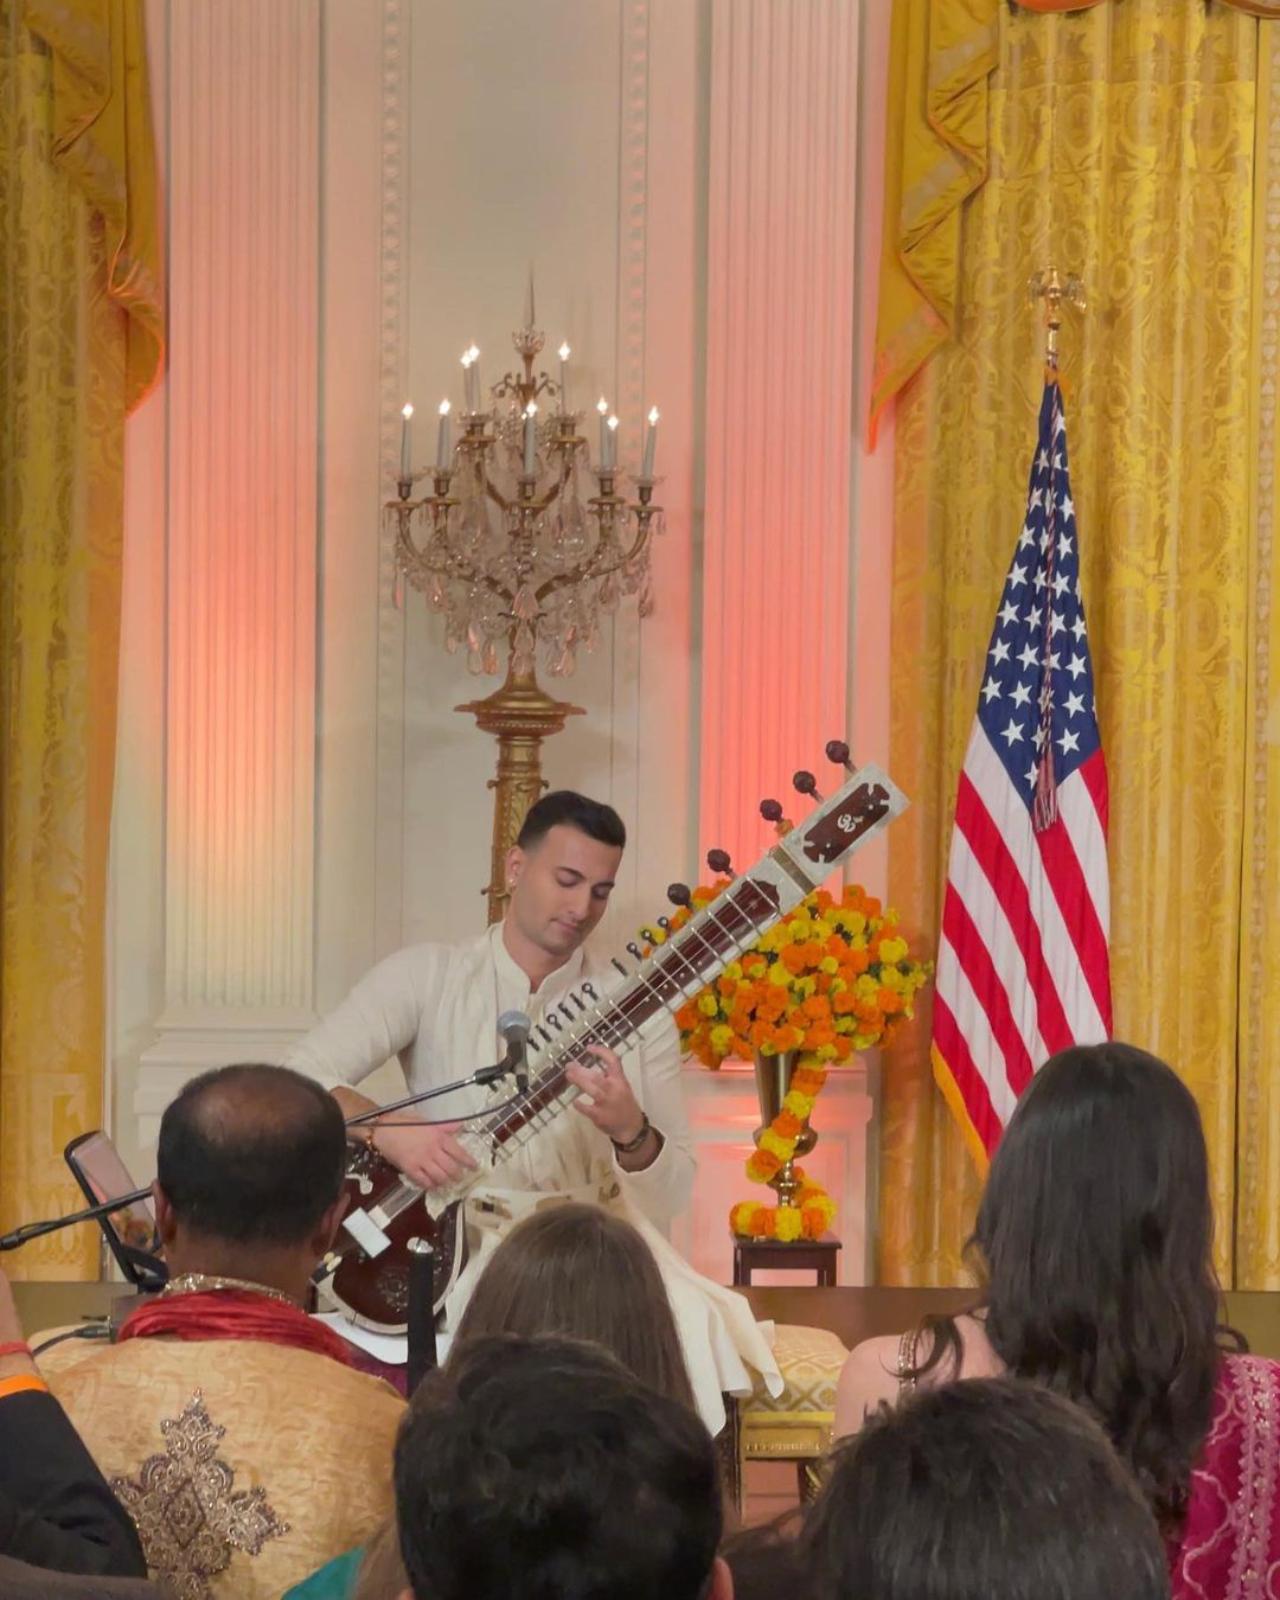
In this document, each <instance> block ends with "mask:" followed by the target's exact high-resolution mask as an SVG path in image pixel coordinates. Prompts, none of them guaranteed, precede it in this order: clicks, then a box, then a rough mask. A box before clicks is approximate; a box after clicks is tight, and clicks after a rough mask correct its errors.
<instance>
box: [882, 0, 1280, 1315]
mask: <svg viewBox="0 0 1280 1600" xmlns="http://www.w3.org/2000/svg"><path fill="white" fill-rule="evenodd" d="M914 3H915V0H908V4H907V5H906V6H905V7H903V6H902V5H901V0H900V5H899V13H897V14H896V20H897V22H898V23H899V25H901V23H902V15H901V13H902V12H903V11H905V12H906V13H908V14H909V13H910V11H911V9H912V5H913V4H914ZM940 9H941V10H945V9H947V0H936V3H935V5H934V6H933V10H934V11H935V12H936V11H938V10H940ZM1271 28H1272V24H1270V23H1260V22H1258V21H1257V20H1256V19H1255V18H1253V17H1251V16H1249V15H1247V14H1246V13H1245V12H1244V11H1242V10H1240V9H1235V8H1229V7H1226V6H1224V5H1221V4H1216V3H1211V4H1209V5H1207V6H1206V5H1205V4H1202V3H1199V0H1197V3H1195V4H1187V3H1186V0H1123V3H1121V4H1115V5H1105V4H1104V5H1100V6H1097V7H1095V8H1093V9H1090V10H1086V11H1078V12H1075V13H1073V14H1059V15H1036V14H1033V13H1032V12H1030V11H1027V10H1020V9H1014V8H1010V7H1007V6H1001V7H1000V8H999V13H998V36H997V53H996V61H995V65H994V69H993V72H992V74H991V76H990V78H989V80H988V83H987V94H988V140H987V148H986V163H987V179H986V182H985V183H984V184H983V185H982V187H981V188H979V189H978V190H977V192H976V193H975V195H974V196H973V198H972V199H971V200H970V201H968V202H967V203H966V204H965V205H964V207H963V210H962V213H961V217H960V223H959V244H958V250H957V255H956V272H957V277H956V294H955V304H956V311H955V318H954V324H955V327H954V337H953V338H952V339H951V340H950V341H948V342H947V343H946V344H945V345H944V346H943V347H942V348H941V349H940V350H939V351H938V352H937V353H936V354H935V355H934V356H933V357H932V359H931V360H929V361H928V363H927V365H925V366H923V367H922V368H921V369H920V370H919V371H918V373H917V375H916V376H915V377H914V378H913V379H912V380H911V382H910V383H909V384H908V386H907V387H906V388H905V389H904V391H903V392H902V394H901V396H900V399H899V411H898V425H897V434H896V449H897V467H896V473H897V489H896V517H895V523H896V526H895V555H894V582H893V599H892V607H893V649H894V659H895V661H896V662H897V663H898V664H899V670H900V671H902V672H903V673H905V675H906V676H905V679H904V681H902V682H901V683H899V684H897V685H896V686H895V691H894V695H893V711H892V719H893V720H892V733H891V770H892V771H893V772H894V775H895V777H897V778H898V780H899V781H900V782H901V783H902V784H903V786H904V788H905V789H906V790H907V792H908V793H909V794H910V795H911V796H912V797H913V800H914V801H915V804H914V806H913V808H912V810H911V812H909V813H908V816H907V818H906V819H904V820H903V821H902V822H900V823H899V824H897V825H896V826H895V828H894V830H893V833H892V835H891V857H892V860H891V879H892V883H893V892H894V897H895V900H896V901H897V903H898V905H899V907H900V908H901V909H902V910H903V912H904V915H905V916H906V917H907V918H908V919H909V920H911V921H912V922H914V923H915V924H916V925H917V926H919V927H921V928H936V927H937V925H938V919H939V909H940V886H941V884H942V882H943V880H944V874H945V858H946V848H947V841H948V832H949V827H950V819H951V810H952V806H953V804H954V796H955V783H956V775H957V773H958V771H959V766H960V762H961V759H962V756H963V748H964V743H965V739H966V736H967V733H968V729H969V726H970V723H971V720H972V717H973V712H974V707H975V705H976V699H977V692H978V687H979V681H980V676H981V671H982V664H983V657H984V652H985V649H986V643H987V638H988V634H989V631H990V627H991V619H992V616H993V614H994V609H995V606H996V603H997V597H998V595H999V591H1000V587H1001V583H1002V581H1003V577H1004V573H1005V570H1006V567H1007V563H1008V559H1009V555H1010V552H1011V548H1012V541H1013V537H1014V534H1015V532H1016V528H1017V525H1018V523H1019V520H1020V516H1021V508H1022V502H1023V498H1024V496H1025V493H1026V475H1027V469H1028V463H1029V458H1030V451H1031V449H1032V447H1033V444H1034V435H1035V418H1036V409H1037V405H1038V401H1039V393H1040V385H1041V381H1042V367H1041V339H1042V334H1041V331H1040V328H1039V325H1038V319H1037V317H1036V316H1035V315H1034V314H1033V313H1032V311H1031V310H1030V309H1029V308H1028V306H1027V302H1026V283H1027V280H1028V277H1029V276H1030V274H1031V273H1032V272H1033V271H1034V270H1035V269H1037V268H1040V267H1043V266H1045V265H1047V264H1048V263H1049V262H1050V261H1052V262H1054V263H1055V264H1057V265H1058V266H1059V267H1060V268H1062V269H1063V270H1068V271H1073V272H1078V273H1079V274H1080V275H1081V276H1082V277H1083V279H1084V280H1085V283H1086V286H1087V288H1088V290H1089V292H1090V295H1091V299H1092V308H1091V309H1090V310H1089V311H1088V312H1087V313H1086V314H1084V316H1083V317H1081V318H1080V319H1079V320H1072V321H1071V322H1069V324H1068V326H1067V328H1066V330H1065V331H1064V337H1063V349H1064V360H1063V380H1064V391H1065V394H1066V402H1067V428H1068V437H1069V441H1070V446H1071V462H1072V492H1073V496H1074V498H1075V502H1076V506H1077V516H1078V518H1079V526H1080V530H1081V548H1082V556H1083V566H1082V580H1083V585H1084V597H1085V604H1086V607H1087V611H1088V619H1089V629H1090V642H1091V645H1092V649H1093V658H1094V667H1095V672H1096V677H1097V692H1098V703H1099V709H1100V719H1101V723H1102V731H1103V739H1104V744H1105V748H1106V750H1107V757H1108V765H1109V768H1110V775H1111V796H1112V799H1111V818H1112V820H1111V839H1110V857H1111V885H1112V935H1111V949H1112V981H1113V991H1114V995H1115V1011H1116V1031H1117V1034H1118V1035H1119V1036H1121V1037H1126V1038H1131V1039H1134V1040H1136V1041H1137V1042H1140V1043H1142V1044H1144V1045H1147V1046H1149V1047H1150V1048H1151V1049H1153V1050H1155V1051H1157V1052H1159V1053H1160V1054H1162V1055H1164V1056H1165V1057H1167V1058H1168V1059H1169V1060H1170V1061H1172V1062H1173V1063H1175V1064H1176V1065H1177V1067H1178V1068H1179V1070H1180V1071H1181V1072H1182V1073H1183V1074H1184V1076H1185V1077H1186V1079H1187V1081H1188V1082H1189V1083H1190V1085H1191V1087H1192V1089H1193V1091H1194V1092H1195V1094H1196V1097H1197V1100H1198V1101H1199V1104H1200V1106H1201V1110H1202V1112H1203V1115H1204V1120H1205V1127H1206V1133H1207V1136H1208V1140H1209V1145H1210V1150H1211V1156H1212V1161H1213V1192H1214V1199H1215V1203H1216V1206H1217V1209H1218V1216H1219V1218H1220V1223H1221V1227H1220V1236H1219V1253H1220V1261H1221V1265H1222V1266H1223V1268H1224V1270H1227V1271H1230V1270H1231V1268H1232V1266H1233V1264H1234V1265H1238V1271H1237V1281H1238V1282H1239V1284H1240V1285H1241V1286H1247V1287H1256V1286H1261V1284H1260V1283H1259V1282H1258V1270H1257V1264H1256V1263H1255V1262H1253V1261H1252V1260H1250V1259H1248V1258H1247V1257H1246V1255H1245V1254H1244V1252H1243V1251H1241V1252H1237V1255H1238V1261H1237V1262H1235V1263H1233V1251H1232V1235H1233V1231H1234V1230H1233V1227H1232V1223H1233V1219H1234V1216H1235V1211H1234V1207H1235V1202H1236V1195H1237V1143H1236V1135H1237V1105H1236V1101H1237V1093H1238V1092H1239V1093H1240V1094H1241V1096H1242V1097H1243V1099H1242V1104H1247V1103H1248V1097H1249V1096H1250V1095H1252V1096H1254V1097H1255V1098H1256V1103H1257V1104H1256V1109H1257V1113H1258V1117H1259V1119H1260V1122H1261V1123H1262V1125H1263V1126H1264V1127H1266V1128H1269V1127H1270V1121H1271V1119H1274V1118H1275V1116H1276V1115H1277V1108H1276V1107H1275V1106H1274V1105H1273V1103H1272V1101H1273V1096H1272V1095H1271V1093H1270V1089H1269V1079H1268V1077H1267V1071H1266V1062H1265V1055H1266V1053H1267V1052H1266V1029H1267V1028H1268V1027H1270V1029H1271V1033H1272V1035H1273V1042H1274V1033H1275V1026H1274V1016H1275V1015H1277V1014H1280V1000H1277V999H1274V998H1272V997H1273V996H1280V986H1278V985H1277V982H1276V979H1277V978H1280V972H1276V971H1275V965H1276V963H1275V953H1274V950H1273V949H1272V946H1271V943H1270V941H1269V938H1268V927H1267V924H1268V921H1270V922H1271V923H1272V924H1274V922H1275V918H1274V917H1270V918H1269V917H1268V913H1269V912H1270V911H1271V909H1272V908H1273V905H1274V899H1275V894H1274V890H1273V889H1271V888H1269V887H1268V886H1267V884H1266V883H1265V881H1263V879H1262V878H1261V877H1258V876H1256V874H1261V873H1266V872H1268V871H1269V872H1270V879H1271V882H1272V883H1274V882H1275V881H1276V874H1275V871H1274V870H1273V869H1274V867H1275V865H1276V864H1277V857H1276V855H1275V853H1274V851H1272V850H1271V849H1270V840H1269V839H1268V840H1267V841H1266V844H1267V848H1262V847H1261V846H1259V847H1257V848H1256V849H1255V850H1254V854H1255V858H1256V861H1255V864H1254V865H1252V866H1250V867H1249V869H1248V870H1245V862H1246V860H1247V859H1248V855H1249V851H1250V849H1251V848H1252V846H1251V840H1253V839H1256V837H1257V835H1258V829H1259V826H1260V824H1259V820H1258V818H1257V817H1256V816H1255V817H1254V818H1253V819H1252V820H1251V819H1250V818H1249V817H1247V816H1246V812H1245V802H1246V800H1248V801H1249V803H1250V804H1252V805H1253V806H1254V808H1255V812H1256V811H1257V809H1258V808H1263V809H1265V780H1266V776H1267V772H1268V768H1269V763H1270V758H1271V753H1272V749H1271V744H1269V743H1265V742H1263V741H1262V740H1260V739H1259V738H1258V737H1257V733H1258V727H1257V725H1258V722H1259V719H1260V718H1261V719H1263V720H1264V721H1267V722H1268V724H1269V726H1270V727H1271V728H1272V730H1273V731H1274V728H1275V727H1276V726H1277V725H1280V719H1278V718H1277V717H1273V716H1272V714H1271V713H1270V712H1269V711H1268V710H1267V706H1266V703H1265V702H1263V703H1262V704H1259V701H1258V693H1259V690H1258V686H1257V685H1256V683H1255V684H1253V685H1251V683H1250V670H1249V666H1248V663H1249V651H1250V649H1251V648H1252V646H1253V644H1254V642H1255V633H1256V626H1255V621H1257V622H1258V623H1259V624H1261V623H1264V622H1265V621H1266V620H1268V619H1269V606H1268V607H1266V608H1265V609H1261V610H1260V596H1257V595H1255V593H1254V590H1253V589H1252V588H1251V584H1252V585H1254V586H1256V587H1257V589H1258V590H1259V591H1265V585H1266V583H1267V582H1268V581H1269V568H1268V569H1267V570H1266V571H1265V572H1264V570H1263V569H1262V567H1261V566H1260V564H1259V551H1258V549H1257V540H1256V539H1255V521H1254V516H1255V511H1256V507H1255V504H1254V499H1253V487H1252V486H1253V484H1254V481H1255V479H1256V477H1257V468H1256V462H1257V459H1258V451H1259V450H1260V448H1261V442H1260V439H1259V435H1258V430H1257V424H1256V421H1255V418H1254V412H1253V408H1252V406H1251V405H1250V404H1249V402H1248V392H1247V389H1248V385H1249V382H1250V372H1251V360H1252V361H1253V363H1254V368H1255V369H1256V367H1257V363H1258V360H1259V359H1260V358H1259V354H1258V349H1257V348H1255V345H1256V340H1255V333H1256V331H1257V330H1256V326H1255V315H1254V312H1255V307H1254V298H1253V283H1254V266H1255V261H1254V249H1255V240H1254V228H1253V222H1254V207H1255V184H1256V182H1257V179H1258V175H1259V167H1258V163H1257V162H1256V161H1255V149H1254V142H1255V132H1257V131H1259V130H1260V128H1261V126H1262V125H1261V122H1260V120H1259V106H1260V101H1261V99H1262V98H1263V97H1264V91H1265V81H1266V74H1265V69H1264V67H1263V63H1262V61H1261V59H1260V54H1259V38H1260V30H1261V31H1262V37H1263V40H1264V42H1265V41H1266V40H1268V39H1269V37H1270V30H1271ZM910 122H911V119H910V117H908V118H907V119H906V124H907V131H906V137H908V138H910V137H911V136H912V135H911V132H910ZM896 135H897V136H898V137H902V135H903V127H902V126H901V125H899V127H898V128H897V130H896ZM894 137H895V130H894V129H893V127H892V126H891V132H890V138H891V140H892V139H893V138H894ZM1276 170H1277V177H1280V165H1278V166H1277V169H1276ZM1277 262H1280V251H1278V252H1277V254H1276V255H1275V256H1274V257H1273V258H1272V268H1271V271H1272V274H1273V276H1274V274H1275V273H1276V271H1277V270H1280V269H1278V268H1277V266H1276V263H1277ZM1277 309H1280V308H1277ZM1274 341H1275V324H1274V321H1273V323H1272V332H1271V344H1270V346H1269V347H1267V348H1269V349H1270V352H1271V359H1272V360H1273V361H1274ZM1270 442H1272V443H1274V440H1271V441H1270ZM1268 554H1269V546H1268ZM1257 671H1258V669H1257V667H1256V664H1255V668H1254V676H1255V678H1256V676H1257ZM1251 739H1252V740H1253V741H1254V746H1256V752H1257V753H1256V755H1255V754H1254V753H1253V751H1254V747H1253V746H1251ZM1271 820H1272V822H1274V819H1271ZM1242 928H1243V929H1244V930H1245V939H1246V948H1245V949H1244V950H1243V951H1242V944H1241V930H1242ZM1251 933H1252V935H1253V936H1256V938H1257V940H1258V942H1259V945H1260V948H1259V949H1258V950H1257V951H1256V952H1253V951H1251V950H1250V949H1249V948H1248V940H1249V938H1250V936H1251ZM1242 954H1243V955H1244V956H1245V957H1246V958H1247V959H1249V960H1250V961H1253V962H1254V963H1255V964H1256V971H1257V974H1258V976H1257V982H1256V984H1255V985H1254V990H1253V992H1254V997H1255V1001H1256V1009H1257V1013H1258V1015H1257V1017H1256V1019H1255V1020H1253V1021H1251V1022H1248V1023H1247V1025H1246V1024H1245V1019H1244V1013H1243V1010H1242V1001H1243V998H1244V996H1243V991H1242V987H1241V984H1240V972H1241V960H1242ZM1268 985H1269V987H1268ZM1238 1017H1239V1018H1240V1019H1241V1025H1240V1027H1239V1029H1238ZM1238 1031H1239V1034H1240V1037H1239V1039H1238V1037H1237V1035H1238ZM926 1041H927V1019H924V1020H923V1021H922V1023H921V1025H920V1026H919V1027H918V1029H917V1033H916V1035H915V1036H914V1037H913V1038H908V1039H904V1040H903V1041H902V1042H901V1043H900V1045H899V1046H898V1048H897V1049H896V1050H895V1051H894V1052H893V1053H892V1055H891V1056H890V1057H889V1059H888V1060H887V1062H886V1065H885V1073H884V1082H885V1094H884V1108H885V1109H884V1124H883V1148H882V1169H881V1170H882V1187H881V1219H880V1221H881V1261H880V1273H881V1278H882V1280H883V1281H886V1282H915V1283H933V1282H946V1281H954V1280H955V1278H956V1277H957V1275H958V1271H959V1248H960V1245H961V1242H962V1240H963V1237H964V1234H965V1232H966V1231H967V1228H968V1227H969V1225H970V1224H971V1222H972V1217H973V1202H974V1199H975V1196H976V1179H975V1176H974V1174H973V1172H972V1170H971V1166H970V1163H969V1162H968V1158H967V1155H966V1153H965V1151H964V1149H963V1146H962V1144H961V1140H960V1136H959V1134H958V1132H957V1131H956V1129H955V1127H954V1125H953V1123H952V1121H951V1119H950V1116H949V1114H948V1112H947V1111H946V1108H945V1107H944V1105H943V1102H942V1099H941V1096H940V1095H939V1094H938V1092H937V1090H936V1089H935V1088H934V1087H933V1085H932V1082H931V1081H930V1075H929V1066H928V1062H927V1056H926V1051H925V1043H926ZM1238 1045H1239V1048H1240V1055H1239V1061H1240V1066H1239V1069H1238V1070H1237V1059H1238V1057H1237V1049H1238ZM1271 1054H1272V1056H1273V1058H1274V1054H1275V1052H1274V1050H1272V1051H1271ZM1242 1127H1243V1123H1242ZM1272 1153H1276V1154H1280V1137H1276V1138H1273V1139H1272V1142H1271V1143H1270V1144H1269V1145H1265V1146H1260V1147H1259V1148H1258V1150H1257V1151H1256V1153H1255V1156H1254V1157H1253V1164H1254V1167H1255V1169H1256V1171H1257V1174H1258V1185H1259V1195H1258V1199H1257V1205H1258V1208H1259V1210H1266V1209H1267V1208H1269V1210H1270V1211H1272V1212H1274V1211H1276V1210H1277V1209H1280V1207H1277V1205H1276V1200H1277V1198H1280V1197H1278V1196H1277V1195H1276V1192H1275V1183H1276V1179H1275V1176H1274V1162H1272V1164H1271V1167H1270V1168H1269V1169H1268V1168H1267V1166H1266V1158H1267V1156H1268V1155H1269V1154H1272ZM1244 1170H1245V1165H1244V1161H1243V1159H1242V1161H1241V1171H1242V1172H1243V1171H1244ZM1269 1226H1270V1235H1269V1236H1270V1237H1271V1238H1272V1239H1274V1238H1275V1235H1276V1230H1277V1228H1278V1227H1280V1222H1277V1220H1276V1219H1274V1218H1272V1219H1271V1220H1270V1225H1269ZM1277 1243H1278V1246H1280V1241H1278V1242H1277ZM1273 1253H1275V1254H1280V1247H1278V1248H1277V1249H1276V1250H1275V1251H1273ZM1268 1271H1270V1272H1274V1268H1268Z"/></svg>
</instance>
